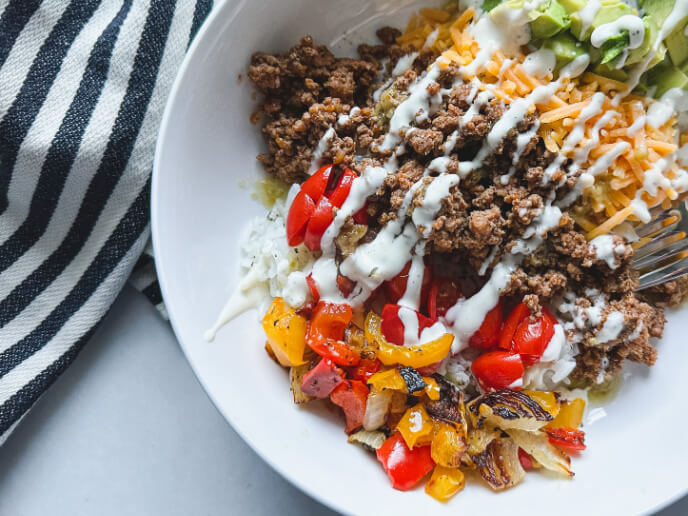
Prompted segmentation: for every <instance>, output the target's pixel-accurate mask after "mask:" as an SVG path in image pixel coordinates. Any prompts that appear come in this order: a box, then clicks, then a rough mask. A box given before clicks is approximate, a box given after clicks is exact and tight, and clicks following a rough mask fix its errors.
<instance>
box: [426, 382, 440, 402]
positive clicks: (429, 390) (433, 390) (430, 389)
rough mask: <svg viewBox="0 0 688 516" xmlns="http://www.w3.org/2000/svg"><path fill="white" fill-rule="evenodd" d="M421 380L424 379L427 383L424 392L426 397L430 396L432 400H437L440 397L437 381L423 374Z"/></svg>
mask: <svg viewBox="0 0 688 516" xmlns="http://www.w3.org/2000/svg"><path fill="white" fill-rule="evenodd" d="M423 380H425V383H426V384H427V385H426V387H425V391H423V392H425V394H426V396H427V397H428V398H430V399H431V400H432V401H437V400H439V399H440V385H439V384H438V383H437V380H435V379H434V378H431V377H429V376H424V377H423Z"/></svg>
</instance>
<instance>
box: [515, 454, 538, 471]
mask: <svg viewBox="0 0 688 516" xmlns="http://www.w3.org/2000/svg"><path fill="white" fill-rule="evenodd" d="M518 461H519V462H520V463H521V467H522V468H523V469H525V470H526V471H530V470H531V469H534V468H535V466H534V464H533V457H531V456H530V455H529V454H528V452H527V451H525V450H524V449H523V448H519V449H518Z"/></svg>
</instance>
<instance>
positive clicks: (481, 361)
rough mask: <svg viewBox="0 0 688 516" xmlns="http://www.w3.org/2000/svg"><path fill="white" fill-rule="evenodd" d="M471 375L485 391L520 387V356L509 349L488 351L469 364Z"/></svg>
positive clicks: (521, 374)
mask: <svg viewBox="0 0 688 516" xmlns="http://www.w3.org/2000/svg"><path fill="white" fill-rule="evenodd" d="M471 370H472V371H473V375H474V376H475V378H476V380H478V383H479V384H480V386H481V387H482V388H483V389H485V390H486V391H490V390H499V389H515V390H516V389H520V388H521V387H520V385H519V381H520V383H523V382H522V379H523V372H524V368H523V362H521V357H520V356H519V355H517V354H514V353H512V352H510V351H490V352H489V353H485V354H483V355H480V356H479V357H478V358H476V359H475V360H474V361H473V363H472V364H471Z"/></svg>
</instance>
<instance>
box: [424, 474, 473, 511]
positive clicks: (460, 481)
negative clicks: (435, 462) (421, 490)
mask: <svg viewBox="0 0 688 516" xmlns="http://www.w3.org/2000/svg"><path fill="white" fill-rule="evenodd" d="M464 487H466V477H465V476H464V474H463V471H461V470H460V469H458V468H446V467H444V466H435V469H434V470H433V472H432V475H431V476H430V480H428V483H427V484H425V492H426V493H427V494H429V495H430V496H432V497H433V498H434V499H435V500H438V501H440V502H448V501H449V500H451V498H452V497H453V496H454V495H455V494H456V493H458V492H459V491H461V490H462V489H463V488H464Z"/></svg>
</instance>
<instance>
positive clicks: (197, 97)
mask: <svg viewBox="0 0 688 516" xmlns="http://www.w3.org/2000/svg"><path fill="white" fill-rule="evenodd" d="M419 3H420V4H423V2H418V1H417V0H415V1H413V0H394V1H392V0H388V1H384V0H348V1H347V2H346V3H345V4H344V3H343V2H341V1H335V0H317V1H315V0H281V1H275V2H250V1H246V0H241V1H229V2H227V3H225V4H224V5H222V6H220V7H218V8H217V9H216V11H215V12H214V13H213V15H211V19H210V20H209V21H208V22H207V23H206V25H205V26H204V28H203V29H202V31H201V34H200V35H199V37H198V38H197V39H196V41H195V42H194V44H193V47H192V49H191V52H190V55H189V56H187V60H186V61H185V65H184V66H183V69H182V73H181V75H180V77H179V78H178V80H177V82H176V85H175V88H174V90H173V94H172V96H171V98H170V101H169V104H168V106H167V111H166V114H165V118H164V122H163V129H162V133H161V137H160V140H159V144H158V152H157V157H156V166H155V172H154V181H153V208H152V216H153V238H154V244H155V252H156V257H157V264H158V272H159V275H160V281H161V285H162V289H163V294H164V297H165V302H166V304H167V308H168V310H169V313H170V316H171V320H172V324H173V326H174V329H175V331H176V334H177V336H178V338H179V340H180V342H181V345H182V347H183V349H184V351H185V353H186V355H187V357H188V358H189V361H190V362H191V365H192V367H193V368H194V370H195V372H196V374H197V375H198V377H199V379H200V381H201V383H202V384H203V386H204V388H205V389H206V390H207V392H208V394H209V395H210V397H211V398H212V399H213V401H214V402H215V404H216V405H217V407H218V408H219V410H220V411H221V412H222V413H223V414H224V415H225V417H226V418H227V419H228V420H229V421H230V422H231V424H232V425H233V426H234V428H235V429H236V430H237V431H238V432H239V433H240V434H241V435H242V436H243V438H244V439H245V440H246V441H247V442H248V443H249V444H250V445H251V446H252V447H253V448H254V449H255V450H256V451H257V452H258V453H259V454H260V455H261V456H262V457H263V458H264V459H265V460H266V461H268V462H269V463H270V464H271V465H272V466H273V467H275V468H276V469H277V470H278V471H279V472H280V473H281V474H282V475H284V476H285V477H286V478H287V479H288V480H290V481H292V482H293V483H294V484H296V485H297V486H299V487H300V488H301V489H303V490H304V491H305V492H307V493H308V494H310V495H311V496H313V497H315V498H317V499H319V500H320V501H322V502H324V503H326V504H328V505H330V506H331V507H333V508H335V509H338V510H340V511H342V512H346V513H356V514H373V513H377V514H381V513H387V512H391V510H393V509H394V508H397V509H399V508H402V507H403V509H404V512H406V513H412V512H413V511H422V513H424V514H435V513H438V514H439V513H449V512H455V511H456V510H460V511H462V512H464V513H470V512H468V511H470V510H471V509H473V510H483V511H484V510H485V509H486V508H489V509H488V511H489V512H490V513H495V514H496V513H498V511H499V510H500V509H503V510H504V511H507V510H508V511H510V512H511V513H513V511H514V507H519V512H520V511H523V512H525V511H526V510H529V512H530V511H531V510H533V509H535V511H534V512H536V513H537V512H540V511H545V510H547V511H549V510H553V511H556V512H557V513H558V514H577V515H579V514H581V513H586V512H587V513H593V514H604V513H608V514H612V513H613V514H631V513H641V512H646V511H651V510H654V509H656V508H658V507H659V506H661V505H663V504H664V503H667V502H669V501H671V500H672V499H674V498H675V497H677V496H679V495H680V494H682V493H683V492H684V490H685V487H686V481H685V480H684V479H683V475H682V474H679V472H680V471H682V470H680V469H679V468H680V465H681V464H683V463H685V462H686V459H687V458H688V451H686V450H687V449H686V448H682V447H680V446H678V447H677V446H676V444H677V442H676V441H677V439H676V437H675V434H676V433H677V432H680V431H681V430H680V429H681V428H685V426H686V423H687V422H688V414H687V413H686V411H684V410H681V409H682V408H683V402H682V401H681V398H680V392H682V390H683V389H685V388H686V386H687V383H688V379H687V376H686V375H684V374H681V373H680V370H681V367H682V364H684V363H686V359H687V354H688V352H687V351H686V347H685V346H683V345H682V344H683V342H682V339H681V338H680V335H681V332H682V331H683V332H684V334H685V332H686V331H688V323H686V320H685V317H684V318H683V319H682V318H681V317H680V316H676V315H675V314H672V315H670V317H669V319H670V323H669V325H668V329H667V332H666V335H665V338H664V339H663V341H662V342H661V343H660V344H659V348H660V350H659V351H660V353H659V360H658V362H657V364H656V366H655V367H654V368H652V369H651V370H650V369H647V368H644V367H629V368H628V369H627V371H628V372H629V373H631V375H630V377H629V378H628V379H627V381H626V382H625V384H624V386H623V388H622V389H621V392H620V393H619V395H618V396H617V397H616V398H615V399H614V400H613V401H611V402H610V403H608V405H607V406H606V407H605V410H606V412H607V414H608V415H607V417H604V418H602V419H600V420H598V421H596V422H595V423H594V424H592V425H590V426H588V427H586V431H587V435H588V439H587V443H588V451H586V452H585V453H584V454H583V455H582V456H581V457H580V458H579V459H576V460H575V461H574V469H575V471H576V473H577V475H576V478H575V480H573V481H569V480H561V479H558V478H553V477H549V476H547V475H544V474H531V475H528V476H527V479H526V481H525V483H524V484H523V485H522V486H519V487H518V488H516V489H513V490H511V491H508V492H506V493H502V494H499V495H496V494H494V493H492V492H491V491H490V490H489V489H487V488H485V487H484V486H483V485H482V484H481V483H480V482H477V481H475V482H469V485H468V486H467V488H466V490H465V491H464V492H463V493H461V494H460V495H458V496H457V497H456V498H455V499H454V500H453V501H452V502H450V503H449V504H446V505H442V504H439V503H436V502H434V501H433V500H432V499H431V498H429V497H428V496H426V495H425V494H424V493H423V491H422V489H418V490H415V491H412V492H407V493H401V492H398V491H395V490H393V489H391V488H390V486H389V483H388V480H387V478H386V476H385V474H384V472H383V471H382V469H381V468H380V467H379V465H377V464H376V463H375V459H374V457H373V456H372V455H370V454H368V453H366V452H364V451H362V450H360V449H359V448H357V447H355V446H352V445H349V444H347V443H346V435H345V434H344V431H343V424H342V421H340V420H339V419H340V417H339V415H338V414H337V413H336V412H334V411H332V410H331V409H328V408H327V407H326V406H325V405H318V404H317V403H316V404H314V405H313V406H310V407H308V408H305V409H304V408H299V407H297V406H295V405H294V404H293V403H292V400H291V393H290V391H289V383H288V378H287V374H286V373H285V372H284V371H283V370H281V369H280V368H279V367H278V366H276V365H275V364H274V363H273V362H272V361H271V360H270V359H268V357H267V355H266V354H265V352H264V350H263V345H264V336H263V334H262V330H261V327H260V324H259V321H258V319H257V316H256V314H255V312H249V313H246V314H244V315H243V316H241V317H239V318H238V319H236V320H235V321H233V322H232V323H230V324H229V325H228V326H227V327H225V328H224V329H223V330H222V331H221V332H220V333H219V334H218V336H217V339H216V340H215V341H214V342H212V343H206V342H205V341H204V340H203V332H204V331H205V330H206V329H207V328H209V327H210V326H211V325H212V323H213V322H214V320H215V317H216V316H217V314H218V312H219V310H220V309H221V307H222V306H223V304H224V302H225V300H226V298H227V297H228V296H229V294H230V292H231V290H232V287H233V285H234V284H236V282H237V280H238V275H239V268H238V256H239V249H238V240H239V237H240V235H241V232H242V230H243V228H244V227H245V226H246V223H247V222H248V221H249V220H250V219H251V218H252V217H254V216H256V215H259V214H261V213H263V212H264V210H265V209H264V208H263V207H262V206H261V205H260V204H259V203H258V202H256V201H254V200H253V199H252V197H251V190H252V188H253V184H254V183H255V180H256V178H257V177H259V175H260V174H262V171H261V170H260V167H259V166H258V164H257V162H256V159H255V156H256V154H258V153H259V152H261V150H262V149H263V141H262V138H261V135H260V131H259V127H257V126H254V125H252V124H251V123H250V122H249V117H250V115H251V112H252V111H253V110H254V109H255V106H256V97H255V95H254V94H253V92H252V89H251V87H250V84H249V81H248V80H247V78H246V68H247V64H248V61H249V58H250V55H251V53H252V52H254V51H257V50H265V51H280V50H285V49H287V48H289V47H290V46H291V45H293V44H295V43H296V42H297V41H298V40H299V38H300V37H302V36H303V35H305V34H311V35H312V36H313V37H314V38H315V40H316V42H318V43H323V44H328V45H333V48H335V49H336V50H337V52H338V53H342V54H352V53H353V51H354V50H355V47H356V45H357V44H358V43H359V42H361V41H372V40H373V34H374V31H375V29H377V28H379V27H380V26H383V25H397V26H401V27H403V25H404V24H405V21H406V19H407V18H408V15H409V14H410V13H411V12H412V11H413V9H414V8H417V7H418V4H419ZM425 5H427V2H425ZM487 504H489V505H487ZM505 513H506V512H505Z"/></svg>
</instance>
